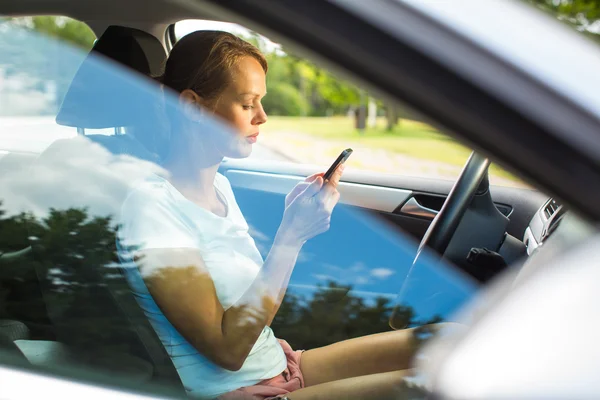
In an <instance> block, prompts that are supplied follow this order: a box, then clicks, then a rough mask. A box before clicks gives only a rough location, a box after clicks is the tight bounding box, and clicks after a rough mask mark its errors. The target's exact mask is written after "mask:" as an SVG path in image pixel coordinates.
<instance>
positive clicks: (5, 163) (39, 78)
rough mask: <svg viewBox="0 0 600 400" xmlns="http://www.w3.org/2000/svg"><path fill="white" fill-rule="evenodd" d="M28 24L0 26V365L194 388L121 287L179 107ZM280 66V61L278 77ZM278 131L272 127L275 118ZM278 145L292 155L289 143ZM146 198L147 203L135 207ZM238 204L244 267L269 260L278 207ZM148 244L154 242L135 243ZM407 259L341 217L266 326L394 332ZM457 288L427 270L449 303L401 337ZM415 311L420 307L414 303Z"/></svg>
mask: <svg viewBox="0 0 600 400" xmlns="http://www.w3.org/2000/svg"><path fill="white" fill-rule="evenodd" d="M36 18H37V17H36ZM36 18H24V19H12V20H3V21H2V25H0V48H2V49H4V50H3V51H2V56H1V57H0V74H1V76H2V77H3V78H2V81H1V82H2V85H1V86H0V93H1V94H2V96H0V99H2V101H7V100H5V99H7V98H8V99H9V100H8V101H7V103H8V104H9V105H10V107H7V108H2V115H1V116H0V123H1V124H2V131H1V134H0V139H1V140H0V145H1V146H2V147H1V148H0V150H2V152H3V153H2V156H1V157H0V170H1V171H2V174H0V193H1V198H0V340H2V342H1V343H2V344H0V348H1V349H2V350H3V351H5V352H6V354H7V356H6V357H0V359H1V360H2V362H4V363H9V364H11V363H13V364H16V365H24V366H25V367H26V368H33V369H41V370H43V371H46V372H51V373H57V374H67V376H70V377H77V378H78V379H92V380H95V381H101V382H105V383H106V382H109V384H110V385H124V386H127V387H130V388H134V389H136V390H147V391H151V392H153V393H161V390H162V389H165V388H167V389H168V393H170V394H173V393H175V394H177V393H184V392H185V390H186V389H188V391H189V390H196V389H197V388H196V389H189V387H188V386H187V385H188V383H189V381H187V380H186V379H190V378H189V377H188V378H186V377H185V376H184V375H181V374H182V372H181V371H178V369H177V368H178V366H179V365H180V364H178V362H179V363H181V362H182V361H177V359H174V358H173V357H174V356H173V354H174V353H173V352H177V351H179V350H177V349H175V348H172V347H169V346H167V345H166V344H165V343H167V342H168V343H171V342H169V341H167V342H164V341H163V340H166V339H164V337H165V336H164V335H165V334H166V335H172V334H174V333H173V331H168V332H167V333H165V331H164V330H161V328H160V327H159V325H160V324H161V323H163V322H164V321H163V322H159V321H158V322H157V320H154V319H152V318H149V317H148V315H145V314H144V312H145V311H146V312H151V313H155V314H159V312H160V310H159V309H157V308H155V309H154V310H155V311H152V310H150V309H148V308H147V307H150V306H148V305H147V304H146V305H144V303H143V301H144V300H143V298H144V295H146V296H147V292H143V290H142V289H140V288H143V286H139V285H141V283H140V282H142V281H141V280H140V279H141V277H140V275H139V273H137V272H136V273H137V275H135V274H134V275H133V276H132V275H128V273H129V272H131V271H137V269H135V265H136V264H135V262H132V261H133V260H134V259H133V258H128V257H129V255H133V254H137V253H135V252H136V251H137V249H139V248H140V247H144V246H146V245H147V242H148V241H149V240H152V238H151V237H148V236H142V237H141V238H140V237H138V236H136V235H135V234H133V233H131V232H133V231H130V230H129V231H128V230H127V229H128V226H129V225H128V223H129V222H128V221H129V220H128V219H127V217H128V215H129V213H132V214H134V213H136V212H137V210H139V209H140V207H138V206H139V205H140V204H141V207H142V209H145V208H143V207H150V208H149V209H152V207H162V204H163V203H162V202H161V201H163V200H161V198H154V197H152V193H154V192H152V190H153V189H152V188H156V185H158V186H159V187H161V188H164V187H165V186H164V185H166V184H167V183H165V182H167V181H165V180H164V179H165V177H168V176H169V173H168V172H167V171H166V170H165V167H164V165H163V164H162V163H161V162H159V161H157V158H156V157H157V154H158V153H160V151H161V146H165V145H168V141H169V137H163V133H164V132H163V131H161V128H160V127H161V126H162V125H161V124H162V123H164V122H165V119H164V118H165V117H168V118H170V119H169V121H170V123H171V124H172V125H173V126H178V124H179V122H177V121H178V120H177V118H181V119H184V117H185V118H187V116H186V115H180V114H181V111H177V110H179V109H180V107H179V106H178V104H179V102H178V99H177V97H176V96H173V95H172V94H170V93H169V92H168V91H164V90H161V88H160V86H159V85H158V84H157V83H156V82H155V81H154V80H151V79H148V78H147V77H144V76H142V75H140V74H137V73H134V72H132V71H130V70H129V69H126V68H124V67H122V66H120V65H117V64H116V63H114V62H110V61H108V60H106V58H105V57H101V56H98V55H95V53H89V49H90V46H91V45H92V43H93V41H94V36H93V35H91V34H89V30H88V28H87V27H86V26H85V25H83V24H81V23H78V22H76V21H73V20H70V19H64V18H61V17H56V18H48V19H42V20H39V21H38V19H36ZM38 22H39V23H40V25H36V24H38ZM42 22H43V24H42ZM51 24H54V25H52V26H50V25H51ZM61 27H69V29H68V31H69V32H71V31H74V32H78V33H77V35H79V36H77V38H78V39H77V40H70V39H65V38H64V37H63V36H61V35H63V34H64V33H65V32H64V31H62V30H61ZM57 32H58V33H57ZM49 66H50V67H49ZM277 68H278V66H277V62H274V63H273V72H274V73H277ZM282 68H284V69H285V68H287V67H285V66H284V67H282ZM310 68H313V67H311V66H307V71H310V70H311V69H310ZM325 79H329V78H325ZM344 85H347V86H346V87H347V88H350V89H348V90H349V91H350V92H352V93H354V92H353V91H354V89H353V88H352V87H351V86H349V84H344ZM286 90H287V89H285V88H284V89H282V91H281V92H280V94H281V95H285V93H286V92H285V91H286ZM344 90H346V89H344ZM291 93H295V92H291ZM276 95H277V93H276V92H275V93H274V96H276ZM292 96H295V95H294V94H292ZM292 98H294V97H292ZM297 99H298V103H297V104H304V103H302V101H303V100H300V98H297ZM302 107H304V106H302ZM341 109H342V108H338V110H341ZM173 113H175V114H173ZM178 113H179V114H178ZM151 115H156V116H160V118H159V117H157V119H152V118H150V117H149V116H151ZM204 116H205V117H206V118H203V119H201V120H200V122H198V123H200V124H201V127H202V129H204V130H206V131H210V132H213V133H215V134H216V135H217V136H218V135H220V136H219V137H226V136H227V135H232V134H233V133H232V131H231V128H230V127H229V126H227V125H226V124H223V122H221V121H220V119H218V118H213V117H210V115H204ZM173 118H175V119H173ZM306 118H310V117H308V116H307V117H306ZM332 118H339V119H340V121H345V120H344V118H345V117H332ZM185 120H186V121H187V119H185ZM281 121H285V119H284V118H283V117H282V119H281ZM272 122H273V124H274V125H275V126H276V124H277V123H278V122H277V118H274V121H272ZM277 129H280V128H277ZM286 129H287V128H286ZM282 132H283V130H282ZM273 135H275V131H273ZM273 137H275V136H273ZM150 138H151V139H150ZM164 140H166V141H164ZM278 141H281V142H290V143H294V142H293V138H292V136H289V137H288V136H281V137H280V139H278ZM298 146H299V145H298ZM269 151H270V152H271V153H272V154H279V153H281V152H284V149H274V150H269ZM327 151H329V150H327ZM323 160H324V158H323ZM306 162H316V163H319V162H321V161H319V160H306ZM161 179H162V180H161ZM157 182H158V183H157ZM140 188H143V189H140ZM148 188H149V189H148ZM140 190H150V192H149V193H150V195H149V196H141V198H139V199H138V200H137V201H141V202H142V203H136V200H135V199H137V198H138V197H137V196H138V195H137V193H139V191H140ZM228 190H231V189H228V186H227V184H226V185H225V186H221V187H220V188H219V192H220V193H221V194H224V196H225V197H227V196H228V194H227V193H228ZM235 196H236V199H237V202H238V203H239V207H240V212H241V214H240V215H243V217H244V218H245V220H246V221H247V224H248V225H247V228H246V229H248V230H249V232H250V236H248V238H251V241H250V242H248V243H251V244H252V246H255V250H252V255H251V257H254V259H255V260H264V259H267V257H268V255H269V251H270V248H271V247H272V246H273V243H274V240H275V236H276V233H277V231H278V227H279V225H280V224H281V219H282V215H283V213H284V207H285V196H284V195H280V194H274V193H265V192H260V191H253V190H241V189H239V190H238V189H236V191H235ZM132 199H133V200H132ZM132 204H133V205H132ZM228 204H229V205H231V206H233V205H232V204H231V203H228ZM229 211H230V212H236V211H235V209H230V210H229ZM156 215H157V214H156V212H151V213H150V214H148V219H149V220H152V219H153V218H155V217H156ZM244 223H245V222H244ZM170 226H171V225H170V224H169V221H167V224H166V225H165V227H166V228H165V227H163V228H160V230H159V231H158V236H157V237H158V238H159V240H158V242H157V243H158V244H156V246H158V247H161V246H166V243H167V242H168V240H169V239H168V238H169V237H171V236H170V235H169V234H167V233H166V231H164V232H163V230H164V229H167V228H168V229H170V228H169V227H170ZM123 232H128V233H127V235H129V234H130V233H131V235H130V236H127V235H125V234H123ZM149 232H155V231H153V230H152V228H151V227H150V228H148V229H144V230H143V233H144V234H148V233H149ZM161 232H163V233H162V234H161ZM122 235H125V236H127V238H128V240H125V239H123V240H122V239H121V238H122V237H123V236H122ZM416 246H417V243H416V241H415V240H414V239H413V238H412V237H411V236H410V235H408V234H406V233H403V232H399V231H398V230H397V229H392V228H390V227H389V225H387V223H385V222H384V221H382V220H380V219H378V218H377V217H375V216H373V215H370V214H365V213H363V212H361V211H360V210H358V211H357V209H355V208H354V207H350V206H343V205H340V206H339V207H338V208H337V209H336V214H335V215H334V219H333V221H332V223H331V229H330V231H329V232H327V234H325V235H322V236H320V237H317V238H315V239H314V240H310V241H309V242H308V243H306V245H305V246H304V247H303V248H302V251H301V252H300V254H299V256H298V259H297V266H296V269H295V271H296V272H294V274H293V276H292V277H291V280H290V285H289V288H288V291H287V293H286V296H285V297H284V298H283V302H282V304H281V306H280V308H279V312H278V313H277V314H276V315H275V316H274V320H273V321H272V323H271V325H270V328H271V329H272V330H273V331H275V332H277V335H278V337H281V338H284V339H285V340H287V341H288V342H289V343H290V344H291V345H292V346H293V347H294V348H296V349H308V348H315V347H319V346H324V345H327V344H331V343H334V342H337V341H341V340H345V339H348V338H352V337H359V336H363V335H368V334H372V333H377V332H383V331H387V330H389V318H390V315H391V313H392V311H393V310H394V307H395V299H396V298H397V295H398V290H399V288H400V287H401V283H402V281H403V279H404V277H405V276H406V274H407V272H408V269H409V267H410V265H411V262H412V259H413V257H414V253H415V251H416ZM208 247H209V249H210V251H208V253H203V256H205V259H206V262H207V263H215V262H216V263H218V260H219V258H218V257H223V255H222V253H221V252H220V250H219V247H218V246H212V245H209V246H208ZM240 257H241V259H242V260H246V261H244V262H248V261H247V257H248V255H247V254H237V255H236V260H239V259H240ZM215 260H217V261H215ZM255 263H257V261H255ZM211 265H212V264H211ZM255 265H256V264H255ZM432 265H433V264H432ZM127 268H130V269H129V270H127ZM131 268H134V269H131ZM128 271H129V272H128ZM455 275H456V276H459V275H457V273H456V271H455V270H454V269H452V268H433V267H432V268H431V269H430V270H429V273H428V276H430V277H431V278H432V279H433V280H435V281H436V282H437V283H436V284H432V285H433V286H432V287H437V289H438V290H442V288H444V289H443V291H446V292H452V293H454V294H453V295H451V296H450V297H451V300H450V301H447V302H445V303H444V306H443V307H437V308H436V307H429V308H424V309H419V310H418V309H417V308H416V307H415V308H414V310H413V308H411V307H412V306H411V305H407V304H402V306H401V309H400V311H401V313H400V314H401V321H402V323H403V324H404V326H419V325H422V324H425V323H428V322H436V321H440V320H443V319H447V318H450V317H451V314H452V312H453V311H454V309H455V308H457V307H458V306H459V305H460V304H462V303H463V302H465V301H466V300H467V299H468V298H469V297H470V296H471V295H472V293H473V292H475V291H476V290H477V287H476V285H475V284H473V283H472V282H471V281H469V280H468V279H467V280H463V279H455V280H453V279H451V277H453V276H455ZM235 276H236V273H233V274H232V275H230V277H231V279H232V280H233V279H238V278H236V277H235ZM444 277H446V278H447V279H446V278H444ZM446 282H452V283H451V284H447V283H446ZM435 285H437V286H435ZM138 289H139V290H142V292H143V293H140V292H139V291H136V290H138ZM144 293H145V294H144ZM140 296H141V297H140ZM140 301H141V303H140ZM413 301H414V302H415V304H417V303H420V301H419V298H418V295H417V296H414V297H413ZM438 305H439V304H438ZM152 307H156V306H155V305H154V306H152ZM157 324H158V325H157ZM178 338H179V339H177V340H183V339H182V337H181V336H178ZM173 340H176V339H173ZM182 343H183V342H182ZM188 350H189V349H188ZM188 350H186V351H188ZM189 351H192V352H194V351H196V350H193V349H192V350H189ZM2 354H4V353H2ZM9 355H10V357H9ZM208 363H209V364H210V363H211V361H208ZM212 368H214V367H210V368H208V369H206V368H205V370H204V371H205V372H204V373H206V374H208V373H209V372H210V371H212ZM116 371H117V372H118V373H115V372H116ZM194 379H196V378H193V379H192V385H193V382H195V381H194ZM205 379H208V378H205ZM208 380H210V379H208ZM212 380H213V381H215V379H214V378H213V379H212ZM216 381H217V382H220V381H219V380H216ZM224 382H225V381H224ZM204 384H205V385H208V383H207V382H204ZM161 388H162V389H161ZM215 390H217V389H215Z"/></svg>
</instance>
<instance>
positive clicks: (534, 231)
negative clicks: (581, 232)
mask: <svg viewBox="0 0 600 400" xmlns="http://www.w3.org/2000/svg"><path fill="white" fill-rule="evenodd" d="M565 213H566V209H565V207H563V205H562V204H561V203H560V202H559V201H558V200H556V199H552V198H550V199H548V201H546V202H545V203H544V204H543V205H542V207H540V209H539V210H538V211H537V212H536V213H535V215H534V216H533V218H532V219H531V221H530V223H529V226H528V227H527V229H525V234H524V236H523V243H524V244H525V247H526V248H527V254H528V255H531V254H533V253H534V252H535V250H536V249H537V248H538V247H539V246H540V245H541V244H542V243H543V242H544V241H545V240H546V239H547V238H548V237H549V236H550V235H551V234H552V233H553V232H554V231H555V230H556V228H558V226H559V224H560V222H561V220H562V218H563V216H564V215H565Z"/></svg>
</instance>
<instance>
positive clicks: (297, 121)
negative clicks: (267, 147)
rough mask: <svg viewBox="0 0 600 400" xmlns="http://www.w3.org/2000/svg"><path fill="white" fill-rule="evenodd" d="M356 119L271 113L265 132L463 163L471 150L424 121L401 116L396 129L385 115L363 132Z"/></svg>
mask: <svg viewBox="0 0 600 400" xmlns="http://www.w3.org/2000/svg"><path fill="white" fill-rule="evenodd" d="M353 124H354V122H353V120H352V119H350V118H348V117H278V116H274V117H269V121H268V123H267V124H265V125H264V128H263V131H265V132H267V133H268V132H277V131H280V132H281V131H287V132H299V133H304V134H308V135H313V136H316V137H318V138H319V139H322V140H335V141H339V140H345V139H346V140H348V141H352V142H353V143H359V144H360V145H361V146H364V147H369V148H377V149H385V150H388V151H392V152H395V153H399V154H403V155H407V156H411V157H415V158H420V159H424V160H431V161H438V162H442V163H446V164H450V165H455V166H460V167H462V166H463V165H464V164H465V162H466V160H467V158H468V157H469V154H471V150H470V149H468V148H467V147H464V146H462V145H461V144H459V143H458V142H456V141H455V140H454V139H452V138H450V137H448V136H446V135H444V134H441V133H439V132H438V131H436V130H435V129H434V128H432V127H431V126H429V125H427V124H424V123H422V122H417V121H411V120H400V123H399V124H398V125H396V126H395V127H394V129H393V130H392V131H387V130H386V121H385V118H378V119H377V125H376V127H374V128H367V129H365V131H364V133H363V134H362V135H361V134H359V133H358V131H357V130H356V129H354V125H353ZM490 173H491V174H493V175H495V176H499V177H503V178H508V179H510V180H518V178H516V177H514V176H513V175H511V174H509V173H508V172H506V171H504V170H502V169H501V168H499V167H498V166H496V165H492V166H491V168H490Z"/></svg>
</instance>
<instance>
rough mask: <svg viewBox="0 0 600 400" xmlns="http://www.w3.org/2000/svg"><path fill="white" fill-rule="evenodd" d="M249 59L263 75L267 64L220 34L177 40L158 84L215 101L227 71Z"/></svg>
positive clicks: (250, 49)
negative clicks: (194, 93) (258, 64)
mask: <svg viewBox="0 0 600 400" xmlns="http://www.w3.org/2000/svg"><path fill="white" fill-rule="evenodd" d="M243 57H253V58H254V59H255V60H256V61H258V62H259V63H260V65H261V66H262V68H263V70H264V71H265V73H267V60H266V59H265V57H264V56H263V55H262V53H261V52H260V50H258V49H257V48H256V47H255V46H253V45H252V44H250V43H248V42H246V41H245V40H242V39H240V38H239V37H237V36H235V35H232V34H231V33H227V32H222V31H196V32H193V33H190V34H189V35H186V36H184V37H183V38H182V39H181V40H179V41H178V42H177V43H176V44H175V46H174V47H173V50H172V51H171V54H170V55H169V59H168V60H167V63H166V65H165V71H164V73H163V76H162V77H161V79H160V81H161V82H162V83H163V85H165V87H167V88H170V89H172V90H174V91H176V92H177V93H181V92H183V91H184V90H186V89H191V90H193V91H194V92H196V93H197V94H198V95H199V96H200V97H202V98H204V99H205V100H207V101H211V100H213V99H215V98H216V97H217V96H218V95H219V94H220V93H221V92H222V91H223V89H225V87H226V86H227V85H228V84H229V82H230V79H231V73H230V71H231V69H232V68H233V66H234V65H235V64H236V63H237V62H238V61H239V60H240V59H241V58H243Z"/></svg>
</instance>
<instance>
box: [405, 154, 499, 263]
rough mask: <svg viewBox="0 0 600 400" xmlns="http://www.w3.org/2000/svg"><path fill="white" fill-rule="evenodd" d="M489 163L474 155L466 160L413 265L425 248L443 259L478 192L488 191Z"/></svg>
mask: <svg viewBox="0 0 600 400" xmlns="http://www.w3.org/2000/svg"><path fill="white" fill-rule="evenodd" d="M489 166H490V160H489V159H488V158H485V157H483V156H482V155H480V154H478V153H476V152H473V153H471V156H470V157H469V159H468V160H467V163H466V164H465V167H464V168H463V170H462V172H461V173H460V176H459V177H458V179H457V180H456V183H455V184H454V186H453V187H452V189H451V190H450V193H449V194H448V197H447V198H446V200H445V201H444V205H443V206H442V208H441V210H440V211H439V212H438V214H437V215H436V216H435V218H434V219H433V221H432V222H431V224H430V225H429V228H427V232H425V235H424V236H423V239H421V243H420V244H419V248H418V250H417V254H416V256H415V259H414V261H413V265H414V264H416V263H417V262H418V260H419V257H420V255H421V253H422V250H423V249H424V248H429V249H431V250H433V251H435V252H436V253H438V254H439V255H440V256H443V255H444V253H445V252H446V249H447V248H448V245H449V244H450V240H452V237H453V236H454V233H455V232H456V228H458V225H459V224H460V221H461V220H462V219H463V216H464V215H465V212H466V211H467V208H468V207H469V204H471V201H472V200H473V196H475V194H476V193H477V192H485V191H487V190H489V180H488V167H489Z"/></svg>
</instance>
